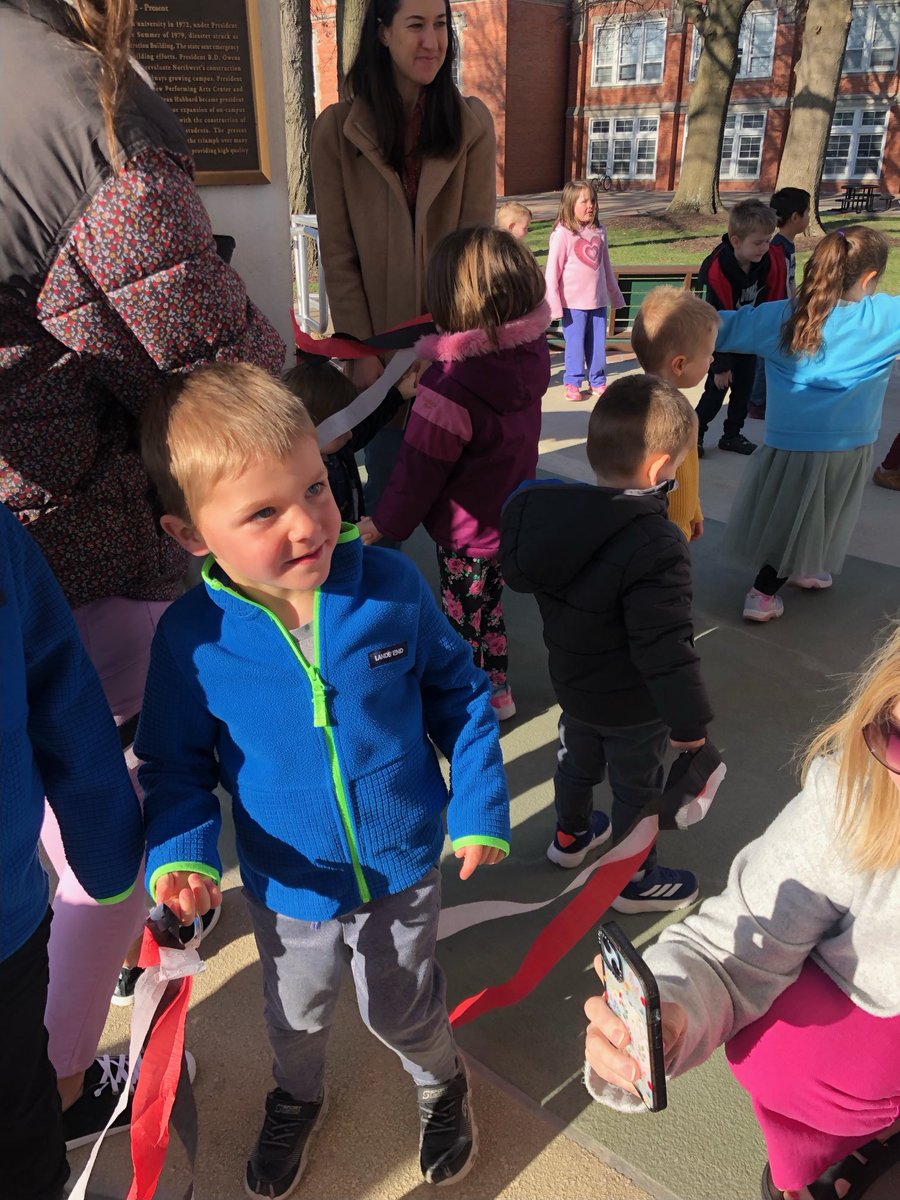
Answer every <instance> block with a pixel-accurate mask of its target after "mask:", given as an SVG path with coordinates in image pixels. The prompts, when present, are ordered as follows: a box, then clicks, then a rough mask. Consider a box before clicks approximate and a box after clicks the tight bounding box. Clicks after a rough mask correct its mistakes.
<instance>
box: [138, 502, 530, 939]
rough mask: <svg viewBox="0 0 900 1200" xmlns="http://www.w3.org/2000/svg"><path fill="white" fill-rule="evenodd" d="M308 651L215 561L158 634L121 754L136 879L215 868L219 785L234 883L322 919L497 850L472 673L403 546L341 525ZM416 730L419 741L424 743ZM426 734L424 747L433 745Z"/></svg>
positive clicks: (479, 677) (499, 794)
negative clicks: (138, 799)
mask: <svg viewBox="0 0 900 1200" xmlns="http://www.w3.org/2000/svg"><path fill="white" fill-rule="evenodd" d="M314 646H315V650H314V655H313V657H314V659H315V661H314V662H313V663H308V662H307V661H306V659H305V658H304V657H303V654H302V653H301V651H300V649H299V647H298V646H297V643H296V642H295V640H294V638H293V637H292V636H291V635H290V633H289V632H288V631H287V630H286V629H285V627H284V626H283V625H282V624H281V622H280V621H279V620H278V619H277V618H276V617H275V616H274V615H273V614H272V613H271V612H270V611H269V610H268V609H266V608H264V607H262V606H261V605H259V604H257V603H255V602H254V601H251V600H248V599H246V598H245V597H244V596H243V595H241V594H240V593H239V592H238V591H237V590H236V589H235V588H234V586H233V585H232V584H231V582H230V580H229V579H228V577H227V576H226V575H225V574H224V573H223V572H222V571H221V568H219V567H218V566H217V565H216V564H215V562H214V560H213V559H212V558H210V559H208V560H207V564H206V566H205V568H204V584H203V585H200V586H199V587H197V588H194V589H193V590H192V591H190V592H188V593H187V594H186V595H185V596H183V597H182V598H181V599H180V600H177V601H176V602H175V603H174V604H173V605H172V606H171V607H170V608H169V610H168V611H167V612H166V614H165V615H164V617H163V619H162V621H161V622H160V624H159V627H158V629H157V633H156V637H155V640H154V643H153V650H152V654H151V662H150V673H149V677H148V680H147V691H146V694H145V697H144V707H143V710H142V713H141V722H140V726H139V729H138V735H137V739H136V742H135V751H136V753H137V755H138V757H139V758H141V759H143V760H144V762H143V765H142V766H141V769H140V780H141V784H142V786H143V787H144V789H145V791H146V799H145V802H144V815H145V821H146V824H147V840H148V854H147V880H148V887H149V889H150V892H151V894H154V887H155V884H156V880H157V879H158V877H159V875H160V874H161V873H163V872H165V871H171V870H190V869H197V870H202V871H205V872H206V873H207V874H211V875H213V876H215V877H216V878H218V876H219V873H220V871H221V862H220V859H219V854H218V850H217V842H218V837H219V830H220V827H221V814H220V810H219V801H218V799H217V797H216V795H215V788H216V787H217V785H218V784H220V783H221V784H222V786H223V787H224V788H225V789H226V791H228V792H229V794H230V795H231V797H232V811H233V814H234V824H235V830H236V834H237V853H238V859H239V862H240V866H241V875H242V878H243V881H244V884H245V886H246V887H247V888H248V889H249V890H250V892H251V893H252V894H253V895H254V896H255V897H256V898H257V899H258V900H260V901H261V902H262V903H263V904H265V905H266V906H267V907H268V908H270V909H273V910H274V911H275V912H279V913H283V914H285V915H286V916H289V917H297V918H299V919H301V920H307V921H321V920H327V919H329V918H331V917H335V916H337V915H339V914H341V913H346V912H350V911H352V910H353V909H355V908H358V907H359V906H360V905H361V904H363V903H366V902H367V901H368V900H370V899H377V898H378V897H380V896H385V895H390V894H393V893H396V892H400V891H403V890H404V889H405V888H408V887H411V886H412V885H413V884H414V883H416V882H417V881H418V880H419V879H421V878H422V876H423V875H425V874H426V872H427V871H429V870H430V869H431V868H432V867H433V866H434V864H435V863H436V862H437V861H438V859H439V857H440V853H441V849H442V847H443V843H444V825H443V819H442V815H443V810H444V808H445V807H447V802H448V792H447V787H446V785H445V783H444V779H443V776H442V774H441V770H440V767H439V765H438V759H437V754H436V753H435V747H437V748H438V749H439V750H440V751H441V752H442V753H443V754H444V755H445V756H446V758H447V759H448V760H449V762H450V769H451V778H452V791H451V793H450V796H449V801H450V803H449V809H448V825H449V830H450V837H451V839H452V841H453V845H454V848H459V847H461V846H467V845H470V844H472V843H475V842H485V843H487V844H488V845H491V846H497V847H500V848H502V849H504V850H508V848H509V795H508V792H507V786H506V776H505V774H504V770H503V760H502V757H501V754H500V742H499V737H498V733H497V722H496V718H495V717H494V715H493V710H492V708H491V702H490V687H489V684H488V680H487V676H486V675H485V674H484V673H483V672H482V671H479V670H478V669H477V668H476V667H475V666H474V665H473V663H472V652H471V649H470V648H469V646H467V645H466V643H465V642H464V641H463V640H462V639H461V638H460V637H459V635H458V634H457V633H456V632H455V631H454V630H453V629H452V627H451V626H450V624H449V623H448V621H447V619H446V618H445V617H444V615H443V613H441V611H440V610H439V608H438V607H437V604H436V602H435V600H434V597H433V596H432V594H431V591H430V589H429V588H428V585H427V584H426V582H425V580H424V579H423V578H422V576H421V575H420V573H419V571H418V570H417V569H416V567H415V566H414V565H413V564H412V563H411V562H410V561H409V559H407V558H405V557H404V556H403V555H400V554H396V553H395V552H394V551H391V550H383V549H378V548H376V547H373V548H367V549H365V550H363V546H362V543H361V541H360V539H359V533H358V531H357V529H356V528H355V526H346V525H345V526H344V527H343V530H342V533H341V537H340V540H339V542H338V545H337V547H336V548H335V552H334V558H333V559H332V564H331V570H330V572H329V576H328V579H327V581H326V583H325V584H324V586H323V587H322V588H321V589H319V591H318V592H317V593H316V602H315V616H314ZM429 739H430V740H429ZM432 743H433V744H432Z"/></svg>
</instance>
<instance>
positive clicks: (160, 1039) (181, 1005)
mask: <svg viewBox="0 0 900 1200" xmlns="http://www.w3.org/2000/svg"><path fill="white" fill-rule="evenodd" d="M158 962H159V946H158V945H157V943H156V941H155V940H154V938H153V935H152V934H151V933H150V931H149V930H145V931H144V940H143V943H142V945H141V957H140V964H141V966H142V967H146V966H153V965H154V964H155V963H158ZM180 983H181V986H180V988H179V990H178V993H177V995H176V996H175V998H174V999H173V1000H172V1001H171V1003H170V1004H169V1005H168V1006H167V1007H166V1009H165V1010H164V1011H163V1013H162V1014H161V1016H159V1017H158V1018H157V1020H156V1021H155V1023H154V1025H153V1027H152V1029H151V1031H150V1036H149V1037H148V1039H147V1045H146V1047H145V1048H144V1054H143V1057H142V1059H141V1074H140V1077H139V1078H138V1082H137V1087H136V1088H135V1090H134V1098H133V1099H132V1102H131V1161H132V1163H133V1164H134V1177H133V1178H132V1181H131V1188H130V1189H129V1192H128V1196H127V1200H149V1197H152V1196H154V1195H155V1194H156V1188H157V1186H158V1184H159V1179H160V1176H161V1174H162V1169H163V1165H164V1164H165V1161H166V1152H167V1150H168V1148H169V1121H170V1118H171V1115H172V1108H173V1106H174V1104H175V1093H176V1091H177V1090H178V1080H179V1078H180V1075H181V1068H182V1060H183V1058H184V1029H185V1023H186V1021H187V1012H188V1005H189V1004H190V1000H191V991H192V989H193V984H194V980H193V977H192V976H188V977H187V978H186V979H182V980H181V981H180Z"/></svg>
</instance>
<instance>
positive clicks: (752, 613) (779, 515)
mask: <svg viewBox="0 0 900 1200" xmlns="http://www.w3.org/2000/svg"><path fill="white" fill-rule="evenodd" d="M887 255H888V244H887V242H886V241H885V239H884V238H883V237H882V236H881V234H879V233H875V232H874V231H872V230H870V229H866V228H864V227H854V228H852V229H847V230H840V231H839V232H837V233H830V234H828V236H827V237H825V238H823V240H822V241H821V242H820V243H819V245H818V246H817V247H816V250H815V252H814V254H813V256H812V258H811V259H810V260H809V263H808V264H807V268H806V274H805V275H804V278H803V283H802V284H801V286H800V290H799V292H798V294H797V298H796V300H795V301H794V300H784V301H778V302H772V303H770V304H761V305H760V306H759V307H758V308H749V307H748V308H742V309H738V310H737V311H736V312H723V313H721V314H720V315H721V317H722V327H721V330H720V332H719V337H718V340H717V342H716V349H717V350H731V351H737V352H738V353H751V352H752V353H756V354H758V355H759V356H760V357H762V358H764V359H765V360H766V384H767V388H768V407H767V410H766V437H765V444H764V445H763V446H760V448H759V449H758V450H757V452H756V454H754V455H753V458H752V460H751V462H750V463H749V464H748V468H747V472H746V474H745V476H744V479H743V483H742V484H741V488H740V491H739V492H738V494H737V496H736V497H735V501H734V506H733V508H732V510H731V516H730V518H729V522H728V528H727V530H726V531H725V539H724V543H723V549H724V551H725V553H726V555H727V556H728V557H730V558H732V559H734V560H736V561H738V562H740V563H742V564H743V565H747V566H752V567H755V568H757V571H758V573H757V576H756V579H755V580H754V583H753V586H752V587H751V589H750V591H749V592H748V593H747V595H746V597H745V598H744V619H745V620H748V621H771V620H773V618H775V617H780V616H781V614H782V613H783V612H784V603H783V601H782V599H781V597H780V596H779V595H778V591H779V589H780V588H781V587H783V585H784V584H785V583H786V582H787V581H788V579H789V578H790V580H791V582H792V583H795V584H796V585H797V586H799V587H802V588H828V587H831V583H832V578H831V577H832V574H833V573H835V572H838V571H840V569H841V566H842V564H843V561H844V558H845V556H846V553H847V545H848V543H849V541H850V536H851V534H852V533H853V529H854V526H855V525H856V519H857V517H858V515H859V509H860V504H861V501H862V492H863V487H864V486H865V483H866V481H867V479H868V478H869V476H870V474H871V468H872V456H873V453H874V449H873V448H874V443H875V441H876V439H877V437H878V432H879V428H880V426H881V411H882V407H883V404H884V394H885V391H886V390H887V385H888V380H889V379H890V375H891V370H892V369H893V365H894V359H895V358H896V357H897V355H898V354H900V297H897V296H883V295H882V296H878V295H876V294H875V293H876V291H877V289H878V284H879V282H880V280H881V276H882V275H883V274H884V268H885V266H886V264H887Z"/></svg>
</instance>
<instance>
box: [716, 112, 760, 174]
mask: <svg viewBox="0 0 900 1200" xmlns="http://www.w3.org/2000/svg"><path fill="white" fill-rule="evenodd" d="M755 116H761V117H762V121H763V123H762V128H761V129H749V128H748V129H747V130H746V131H743V129H742V124H743V118H744V117H755ZM768 116H769V114H768V111H767V110H766V109H758V108H729V110H728V119H729V120H731V119H732V118H734V132H733V134H732V135H730V136H732V137H733V151H736V150H737V149H738V148H739V144H740V143H739V139H740V138H741V137H753V138H759V157H758V158H757V160H756V170H755V171H741V170H739V169H737V168H738V166H739V164H740V161H741V160H740V158H739V157H738V156H737V155H736V154H735V153H734V152H732V154H731V157H730V158H729V159H728V160H727V162H728V167H727V169H726V166H725V160H724V159H721V160H720V161H719V178H720V179H759V176H760V173H761V171H762V160H763V151H764V150H765V147H766V126H767V125H768ZM728 136H729V132H728V130H727V129H726V131H725V137H726V138H727V137H728ZM723 150H724V138H723Z"/></svg>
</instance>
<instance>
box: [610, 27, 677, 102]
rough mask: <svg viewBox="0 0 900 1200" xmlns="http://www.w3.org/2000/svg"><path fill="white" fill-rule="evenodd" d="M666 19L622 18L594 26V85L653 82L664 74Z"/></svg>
mask: <svg viewBox="0 0 900 1200" xmlns="http://www.w3.org/2000/svg"><path fill="white" fill-rule="evenodd" d="M665 56H666V22H665V21H622V22H619V23H618V24H617V25H605V24H604V25H597V26H595V28H594V69H593V77H592V83H593V86H594V87H603V86H604V85H605V84H617V83H654V82H658V81H659V80H661V79H662V77H663V62H664V60H665Z"/></svg>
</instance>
